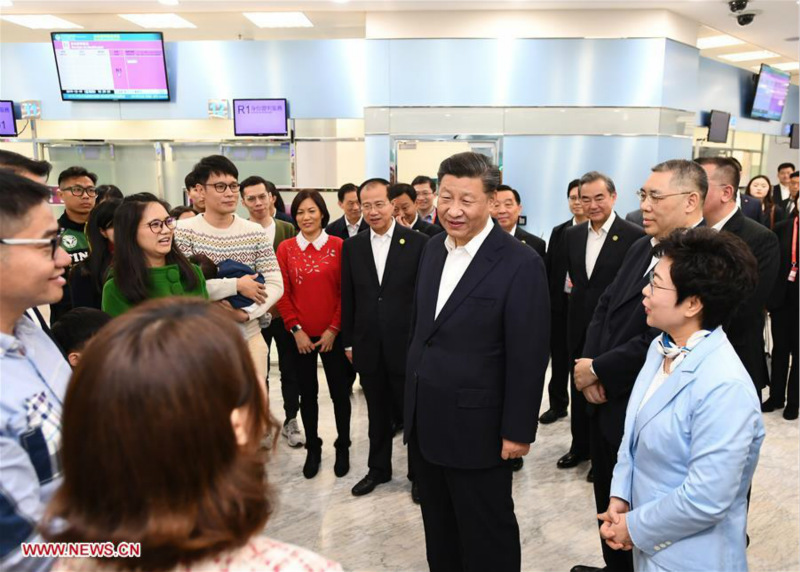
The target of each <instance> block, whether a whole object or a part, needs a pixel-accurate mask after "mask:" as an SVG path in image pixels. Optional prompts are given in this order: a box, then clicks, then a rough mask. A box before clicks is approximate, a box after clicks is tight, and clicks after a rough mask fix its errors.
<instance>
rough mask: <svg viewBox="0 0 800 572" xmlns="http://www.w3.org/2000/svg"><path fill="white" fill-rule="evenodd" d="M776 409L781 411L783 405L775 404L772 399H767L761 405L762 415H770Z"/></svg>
mask: <svg viewBox="0 0 800 572" xmlns="http://www.w3.org/2000/svg"><path fill="white" fill-rule="evenodd" d="M776 409H783V403H775V402H774V401H772V399H767V400H766V401H765V402H764V403H762V404H761V412H762V413H772V412H773V411H775V410H776Z"/></svg>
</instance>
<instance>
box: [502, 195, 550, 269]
mask: <svg viewBox="0 0 800 572" xmlns="http://www.w3.org/2000/svg"><path fill="white" fill-rule="evenodd" d="M521 212H522V199H521V198H520V196H519V193H518V192H517V191H515V190H514V189H512V188H511V187H509V186H508V185H500V186H499V187H497V200H496V201H495V203H494V214H495V218H496V220H497V224H499V225H500V228H502V229H503V230H504V231H506V232H507V233H509V234H510V235H511V236H513V237H514V238H516V239H517V240H518V241H520V242H521V243H522V244H527V245H528V246H530V247H531V248H532V249H534V250H535V251H536V252H537V254H538V255H539V256H541V257H542V259H544V257H545V255H546V254H547V252H546V250H547V246H546V245H545V243H544V240H542V239H541V238H539V237H538V236H535V235H533V234H531V233H529V232H525V231H524V230H522V229H521V228H520V227H519V226H518V225H517V223H518V222H519V215H520V213H521Z"/></svg>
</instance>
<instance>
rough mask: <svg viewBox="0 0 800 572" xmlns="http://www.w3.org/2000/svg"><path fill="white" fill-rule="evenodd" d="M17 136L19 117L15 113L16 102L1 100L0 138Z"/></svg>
mask: <svg viewBox="0 0 800 572" xmlns="http://www.w3.org/2000/svg"><path fill="white" fill-rule="evenodd" d="M16 136H17V115H16V114H15V113H14V102H13V101H10V100H8V99H0V137H16Z"/></svg>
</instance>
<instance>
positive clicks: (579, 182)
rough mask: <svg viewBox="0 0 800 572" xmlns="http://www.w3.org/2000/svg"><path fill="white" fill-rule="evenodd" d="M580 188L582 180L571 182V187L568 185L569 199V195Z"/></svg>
mask: <svg viewBox="0 0 800 572" xmlns="http://www.w3.org/2000/svg"><path fill="white" fill-rule="evenodd" d="M580 186H581V180H580V179H572V180H571V181H570V182H569V185H567V198H569V193H570V192H571V191H572V189H574V188H575V187H578V188H579V189H580Z"/></svg>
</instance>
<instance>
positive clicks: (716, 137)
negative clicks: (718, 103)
mask: <svg viewBox="0 0 800 572" xmlns="http://www.w3.org/2000/svg"><path fill="white" fill-rule="evenodd" d="M730 122H731V114H730V113H725V112H724V111H716V110H713V111H711V116H710V117H709V120H708V140H709V142H711V143H725V142H726V141H727V140H728V126H729V125H730Z"/></svg>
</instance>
